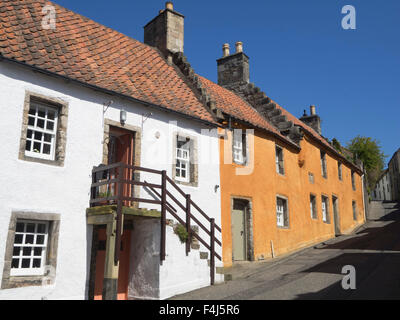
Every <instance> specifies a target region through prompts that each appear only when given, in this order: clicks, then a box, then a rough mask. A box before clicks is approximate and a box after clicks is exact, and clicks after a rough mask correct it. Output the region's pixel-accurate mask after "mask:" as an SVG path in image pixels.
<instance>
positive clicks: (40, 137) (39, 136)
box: [35, 131, 42, 141]
mask: <svg viewBox="0 0 400 320" xmlns="http://www.w3.org/2000/svg"><path fill="white" fill-rule="evenodd" d="M35 140H39V141H42V133H41V132H38V131H36V132H35Z"/></svg>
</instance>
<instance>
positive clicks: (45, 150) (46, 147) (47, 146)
mask: <svg viewBox="0 0 400 320" xmlns="http://www.w3.org/2000/svg"><path fill="white" fill-rule="evenodd" d="M50 150H51V145H50V144H46V143H45V144H43V153H44V154H50Z"/></svg>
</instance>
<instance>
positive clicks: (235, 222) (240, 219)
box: [232, 200, 247, 261]
mask: <svg viewBox="0 0 400 320" xmlns="http://www.w3.org/2000/svg"><path fill="white" fill-rule="evenodd" d="M232 239H233V241H232V242H233V243H232V245H233V248H232V250H233V252H232V253H233V260H234V261H244V260H247V259H246V204H245V203H244V202H242V201H238V200H234V205H233V211H232Z"/></svg>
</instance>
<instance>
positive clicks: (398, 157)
mask: <svg viewBox="0 0 400 320" xmlns="http://www.w3.org/2000/svg"><path fill="white" fill-rule="evenodd" d="M389 175H390V181H391V183H390V184H391V189H392V200H400V148H399V149H398V150H397V151H396V152H395V153H394V155H393V157H392V159H390V161H389Z"/></svg>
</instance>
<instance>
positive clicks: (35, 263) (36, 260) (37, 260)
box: [32, 259, 42, 268]
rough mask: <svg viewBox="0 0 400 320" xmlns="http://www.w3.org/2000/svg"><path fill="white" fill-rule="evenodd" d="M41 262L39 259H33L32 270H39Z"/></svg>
mask: <svg viewBox="0 0 400 320" xmlns="http://www.w3.org/2000/svg"><path fill="white" fill-rule="evenodd" d="M41 262H42V261H41V259H33V265H32V268H40V265H41Z"/></svg>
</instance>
